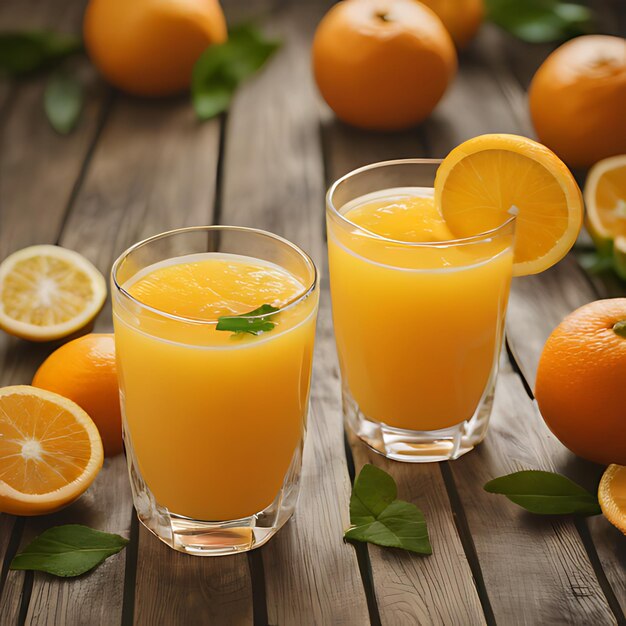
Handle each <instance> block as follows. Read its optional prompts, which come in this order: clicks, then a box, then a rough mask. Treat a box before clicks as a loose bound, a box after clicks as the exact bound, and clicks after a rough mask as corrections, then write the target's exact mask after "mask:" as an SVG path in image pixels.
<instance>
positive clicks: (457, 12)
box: [422, 0, 485, 48]
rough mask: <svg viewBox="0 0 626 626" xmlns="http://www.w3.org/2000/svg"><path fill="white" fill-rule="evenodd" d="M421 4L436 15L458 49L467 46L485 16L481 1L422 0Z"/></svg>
mask: <svg viewBox="0 0 626 626" xmlns="http://www.w3.org/2000/svg"><path fill="white" fill-rule="evenodd" d="M422 2H423V3H424V4H425V5H426V6H427V7H429V8H430V9H432V10H433V11H434V12H435V13H436V14H437V16H438V17H439V19H440V20H441V21H442V22H443V25H444V26H445V27H446V28H447V29H448V32H449V33H450V36H451V37H452V39H453V40H454V43H455V44H456V45H457V46H458V47H459V48H465V46H467V44H468V43H469V42H470V40H471V39H472V38H473V37H474V35H475V34H476V33H477V31H478V29H479V28H480V25H481V24H482V23H483V18H484V16H485V5H484V3H483V0H422Z"/></svg>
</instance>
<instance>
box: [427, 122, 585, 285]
mask: <svg viewBox="0 0 626 626" xmlns="http://www.w3.org/2000/svg"><path fill="white" fill-rule="evenodd" d="M435 205H436V206H437V207H439V210H440V211H441V213H442V215H443V218H444V219H445V221H446V223H447V224H448V226H449V228H450V230H451V231H452V232H453V233H454V235H455V236H456V237H470V236H473V235H478V234H480V233H483V232H486V231H489V230H492V229H494V228H497V227H498V226H500V225H501V224H503V223H504V222H505V221H506V220H507V219H508V218H509V217H511V215H517V220H516V221H517V225H516V234H515V251H514V252H515V256H514V265H513V273H514V275H516V276H525V275H527V274H537V273H539V272H542V271H544V270H546V269H548V268H549V267H551V266H552V265H554V264H555V263H557V262H558V261H560V260H561V259H562V258H563V257H564V256H565V255H566V254H567V252H568V251H569V250H570V248H571V247H572V246H573V245H574V242H575V241H576V237H577V236H578V233H579V232H580V228H581V226H582V220H583V201H582V195H581V193H580V189H579V188H578V185H577V184H576V181H575V180H574V177H573V176H572V174H571V172H570V171H569V170H568V169H567V166H566V165H565V164H564V163H563V162H562V161H561V160H560V159H559V158H558V157H557V156H556V155H555V154H554V153H553V152H552V151H550V150H549V149H548V148H546V147H545V146H543V145H541V144H539V143H537V142H536V141H533V140H532V139H528V138H527V137H520V136H518V135H505V134H493V135H480V136H478V137H474V138H473V139H469V140H468V141H466V142H464V143H462V144H461V145H459V146H457V147H456V148H454V150H452V151H451V152H450V154H448V156H447V157H446V158H445V159H444V160H443V162H442V163H441V165H440V166H439V169H438V171H437V176H436V180H435Z"/></svg>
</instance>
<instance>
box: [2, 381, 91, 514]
mask: <svg viewBox="0 0 626 626" xmlns="http://www.w3.org/2000/svg"><path fill="white" fill-rule="evenodd" d="M102 461H103V451H102V441H101V439H100V435H99V434H98V429H97V427H96V425H95V424H94V423H93V421H92V420H91V418H90V417H89V416H88V415H87V413H85V411H83V409H81V408H80V407H79V406H78V405H77V404H76V403H74V402H72V401H71V400H68V399H67V398H64V397H63V396H60V395H58V394H56V393H52V392H51V391H45V390H43V389H37V388H36V387H30V386H28V385H15V386H12V387H3V388H1V389H0V511H1V512H3V513H11V514H13V515H43V514H45V513H52V512H54V511H57V510H58V509H60V508H62V507H64V506H66V505H68V504H70V503H71V502H73V501H74V500H76V498H78V497H79V496H80V495H81V494H82V493H83V492H84V491H85V490H86V489H87V487H89V485H91V483H92V482H93V480H94V478H95V477H96V476H97V474H98V472H99V471H100V468H101V467H102Z"/></svg>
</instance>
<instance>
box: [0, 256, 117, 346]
mask: <svg viewBox="0 0 626 626" xmlns="http://www.w3.org/2000/svg"><path fill="white" fill-rule="evenodd" d="M106 293H107V292H106V283H105V281H104V277H103V276H102V274H100V272H99V271H98V270H97V269H96V268H95V267H94V266H93V265H92V264H91V263H90V262H89V261H88V260H87V259H86V258H84V257H83V256H82V255H80V254H78V253H77V252H74V251H72V250H67V249H66V248H61V247H60V246H50V245H41V246H31V247H29V248H24V249H23V250H19V251H18V252H15V253H13V254H11V255H10V256H8V257H7V258H6V259H5V260H4V261H3V262H2V264H0V327H1V328H3V329H4V330H5V331H7V332H8V333H11V334H13V335H16V336H18V337H22V338H23V339H30V340H31V341H49V340H52V339H59V338H61V337H67V336H68V335H71V334H72V333H74V332H76V331H77V330H80V329H81V328H83V327H84V326H86V325H87V324H88V323H89V322H90V321H91V320H92V319H93V318H94V317H95V316H96V315H97V313H98V311H99V310H100V309H101V308H102V305H103V304H104V301H105V299H106Z"/></svg>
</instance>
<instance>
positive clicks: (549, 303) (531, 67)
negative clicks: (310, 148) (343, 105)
mask: <svg viewBox="0 0 626 626" xmlns="http://www.w3.org/2000/svg"><path fill="white" fill-rule="evenodd" d="M592 6H593V9H594V11H595V14H596V17H597V19H598V22H599V24H600V25H601V28H602V29H603V30H604V32H611V33H613V34H619V33H620V32H622V30H623V25H624V24H626V5H623V4H621V3H619V2H613V1H612V0H598V1H597V2H594V3H592ZM620 28H621V29H622V30H620ZM622 34H623V32H622ZM480 41H481V44H480V45H479V46H478V50H477V55H478V61H479V63H483V64H484V65H485V66H486V67H489V68H491V70H492V72H493V74H494V76H495V78H496V79H497V82H498V85H499V87H500V89H502V91H503V94H504V96H505V98H506V101H507V102H508V103H509V104H510V114H511V115H512V116H513V117H514V121H515V126H512V128H515V127H516V128H517V129H518V130H517V131H515V132H521V133H522V134H526V135H530V136H533V132H534V131H533V128H532V124H531V122H530V120H529V114H528V108H527V106H526V95H525V93H524V91H523V89H521V88H520V85H521V86H526V85H527V84H528V83H529V82H530V79H531V78H532V75H533V73H534V71H535V70H536V68H537V67H538V66H539V65H540V63H541V61H542V60H543V58H545V55H546V54H548V53H549V51H550V49H551V48H553V47H554V46H551V45H550V44H548V45H542V46H533V45H530V44H525V43H523V42H517V43H516V44H515V45H513V44H512V42H511V41H510V38H508V36H506V35H503V34H502V33H498V32H497V31H495V29H492V32H490V33H489V36H488V37H482V38H481V40H480ZM502 59H506V60H508V64H507V63H503V62H502ZM507 68H512V70H513V71H512V72H511V73H513V74H515V76H514V77H513V76H511V75H507V74H508V69H507ZM516 81H517V84H516ZM494 95H495V94H494ZM576 174H577V178H578V179H579V181H580V182H581V183H582V182H583V181H584V177H585V176H584V172H582V171H579V172H576ZM625 294H626V288H625V287H624V284H623V283H620V281H618V280H617V279H615V277H614V276H611V275H608V276H594V275H592V276H586V275H585V274H584V272H583V271H581V269H580V267H579V266H578V264H577V262H576V260H575V259H574V257H573V255H571V254H570V255H568V256H567V257H566V258H565V259H564V260H563V261H561V262H560V263H559V264H558V265H557V266H555V267H553V268H551V269H550V270H548V271H546V272H543V273H542V274H541V275H539V276H529V277H525V278H521V279H516V280H515V281H513V288H512V291H511V300H510V305H509V311H508V314H507V335H508V337H509V344H510V347H511V350H512V352H513V354H514V356H515V360H516V361H517V363H518V365H519V366H520V368H521V369H522V371H523V375H524V377H525V379H526V381H527V383H528V384H529V386H530V387H531V388H533V387H534V382H535V376H536V372H537V364H538V362H539V356H540V354H541V350H542V349H543V345H544V343H545V340H546V339H547V338H548V335H549V334H550V332H551V331H552V330H553V328H554V327H555V326H556V325H557V324H558V323H559V322H560V321H561V320H562V318H563V317H564V316H565V315H567V314H568V313H570V312H571V311H573V310H574V309H576V308H578V307H579V306H582V305H583V304H585V303H587V302H590V301H592V300H596V299H597V298H598V297H599V296H601V297H615V296H624V295H625ZM554 443H555V447H554V454H555V455H556V456H555V459H554V462H555V464H556V465H557V467H559V468H562V471H565V472H566V473H567V471H570V472H573V474H574V475H575V476H576V478H577V479H578V480H580V481H581V482H582V483H583V484H586V486H587V487H588V488H590V489H594V488H595V486H596V485H597V480H598V479H599V469H598V467H597V466H595V465H593V464H590V463H587V462H585V461H583V460H581V459H578V458H576V457H574V456H573V455H572V454H570V453H569V452H567V451H566V450H565V448H563V446H561V445H560V444H559V443H558V442H556V441H555V442H554ZM570 475H571V474H570ZM587 526H588V527H589V530H590V533H591V537H592V539H593V544H594V546H595V549H596V550H597V552H598V556H599V558H600V561H601V563H602V565H603V567H604V573H605V574H606V577H607V579H608V582H609V583H610V586H611V589H612V592H613V593H614V594H615V597H616V599H617V601H618V602H619V604H620V606H621V608H622V612H626V575H625V574H626V542H625V541H624V540H623V537H621V536H620V535H619V532H615V529H614V528H613V527H612V526H610V524H608V523H606V521H605V520H604V519H603V518H597V519H593V520H588V521H587Z"/></svg>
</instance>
